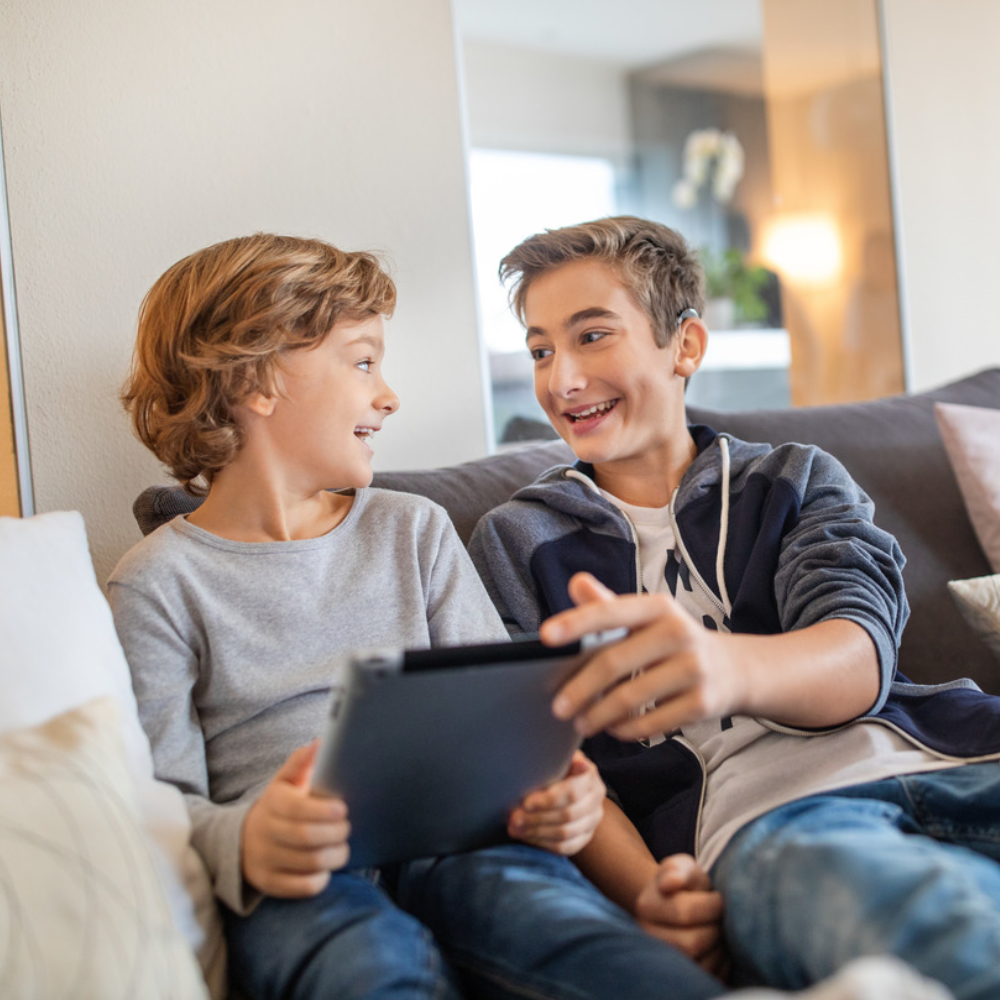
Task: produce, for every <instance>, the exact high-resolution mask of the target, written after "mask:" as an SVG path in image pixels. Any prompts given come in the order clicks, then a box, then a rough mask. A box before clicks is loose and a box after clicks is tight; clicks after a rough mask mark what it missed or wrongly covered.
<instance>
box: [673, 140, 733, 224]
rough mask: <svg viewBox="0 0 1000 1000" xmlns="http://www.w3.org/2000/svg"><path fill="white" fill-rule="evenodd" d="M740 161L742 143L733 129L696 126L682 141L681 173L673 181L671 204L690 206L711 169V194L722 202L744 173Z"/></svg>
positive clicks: (726, 198)
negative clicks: (678, 177) (725, 129)
mask: <svg viewBox="0 0 1000 1000" xmlns="http://www.w3.org/2000/svg"><path fill="white" fill-rule="evenodd" d="M743 162H744V156H743V146H742V145H741V143H740V140H739V139H737V138H736V136H735V135H733V133H732V132H723V131H722V130H721V129H717V128H702V129H695V130H694V131H693V132H692V133H691V134H690V135H689V136H688V137H687V139H686V140H685V141H684V176H683V177H682V178H681V179H680V180H679V181H678V182H677V183H676V184H675V185H674V192H673V197H674V204H675V205H676V206H677V207H678V208H693V207H694V206H695V205H696V204H697V202H698V189H699V188H700V187H701V186H702V185H703V184H704V183H705V181H706V180H708V176H709V173H710V172H711V174H712V197H713V198H714V199H715V200H716V201H718V202H721V203H723V204H725V203H726V202H727V201H729V199H730V198H732V196H733V192H734V191H735V190H736V185H737V184H738V183H739V181H740V178H741V177H742V176H743Z"/></svg>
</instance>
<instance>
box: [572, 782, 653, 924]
mask: <svg viewBox="0 0 1000 1000" xmlns="http://www.w3.org/2000/svg"><path fill="white" fill-rule="evenodd" d="M573 861H574V862H575V863H576V865H577V867H578V868H579V869H580V871H582V872H583V874H584V875H586V876H587V878H589V879H590V881H591V882H593V883H594V885H596V886H597V888H598V889H600V890H601V892H603V893H604V895H605V896H607V897H608V899H610V900H612V902H615V903H617V904H618V905H619V906H620V907H622V909H624V910H626V911H628V912H629V913H632V914H634V913H635V903H636V899H637V898H638V896H639V893H640V891H641V890H642V889H643V888H644V887H645V886H646V885H647V884H649V882H650V881H651V880H652V879H653V877H654V876H655V875H656V870H657V863H656V859H655V858H654V857H653V855H652V854H651V853H650V851H649V848H648V847H647V846H646V843H645V841H644V840H643V839H642V837H641V836H640V835H639V831H638V830H636V828H635V827H634V826H633V825H632V823H631V821H630V820H629V819H628V817H627V816H626V815H625V814H624V813H623V812H622V811H621V809H620V808H619V807H618V806H616V805H615V804H614V803H613V802H612V801H611V800H610V799H605V800H604V817H603V819H602V820H601V822H600V823H599V824H598V826H597V830H596V831H595V832H594V836H593V838H592V839H591V841H590V843H589V844H588V845H587V846H586V847H585V848H583V850H581V851H579V852H578V853H577V854H576V855H575V856H574V858H573Z"/></svg>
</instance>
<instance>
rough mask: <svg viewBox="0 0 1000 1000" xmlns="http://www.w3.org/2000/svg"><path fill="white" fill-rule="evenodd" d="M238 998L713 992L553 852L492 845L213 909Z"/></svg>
mask: <svg viewBox="0 0 1000 1000" xmlns="http://www.w3.org/2000/svg"><path fill="white" fill-rule="evenodd" d="M226 924H227V936H228V939H229V948H230V966H231V978H232V980H233V983H234V985H235V987H236V988H237V990H238V991H239V993H240V995H241V996H246V997H247V998H248V1000H264V998H277V997H281V998H282V1000H290V998H295V1000H319V998H331V1000H333V998H336V1000H354V998H359V1000H360V998H361V997H365V998H372V1000H375V998H383V997H384V998H389V997H392V998H404V997H405V998H418V997H419V998H427V997H440V998H442V1000H452V998H457V997H482V998H491V1000H492V998H510V997H521V998H525V997H527V998H538V1000H546V998H552V1000H588V998H594V1000H598V998H602V1000H610V998H613V1000H633V998H636V1000H638V998H654V997H655V998H657V1000H667V998H674V1000H688V998H690V1000H700V998H708V997H716V996H720V995H722V994H723V993H725V992H726V990H725V988H724V987H723V986H722V984H721V983H719V982H718V981H717V980H715V979H714V978H713V977H711V976H709V975H708V974H707V973H706V972H704V971H703V970H702V969H700V968H699V967H698V966H697V965H695V964H694V963H693V962H691V961H690V960H689V959H687V958H686V957H685V956H684V955H682V954H681V953H680V952H679V951H676V950H675V949H673V948H671V947H670V946H669V945H666V944H664V943H662V942H660V941H658V940H657V939H656V938H654V937H652V936H650V935H648V934H647V933H646V932H645V931H643V930H642V929H641V928H639V926H638V925H637V924H636V923H635V922H634V921H633V920H632V919H631V917H629V916H628V915H627V914H625V913H624V911H622V910H620V909H619V908H618V907H616V906H615V905H614V904H612V903H610V902H609V901H608V900H607V899H605V898H604V896H602V895H601V894H600V893H599V892H598V891H597V890H596V889H595V888H594V887H593V886H592V885H591V884H590V883H589V882H588V881H587V880H586V879H585V878H583V876H582V875H580V873H579V872H578V871H577V870H576V868H575V867H574V866H573V864H572V863H571V862H569V861H567V860H566V859H565V858H560V857H557V856H555V855H553V854H549V853H547V852H545V851H540V850H536V849H534V848H531V847H526V846H524V845H503V846H500V847H495V848H487V849H484V850H480V851H473V852H470V853H467V854H456V855H451V856H449V857H444V858H434V859H423V860H420V861H415V862H409V863H407V864H404V865H399V866H395V867H394V868H393V869H390V870H388V871H387V872H386V873H385V877H384V878H382V879H379V880H378V884H377V882H376V880H373V879H371V878H368V877H366V876H365V873H363V872H351V871H347V872H338V873H336V874H334V876H333V877H332V879H331V880H330V884H329V886H328V887H327V888H326V890H325V891H324V892H322V893H320V894H319V895H318V896H316V897H313V898H311V899H300V900H279V899H272V898H268V899H265V900H263V902H262V903H261V904H260V905H259V906H258V907H257V908H256V909H255V910H254V911H253V913H252V914H250V915H249V916H247V917H237V916H235V915H233V914H231V913H230V914H227V921H226Z"/></svg>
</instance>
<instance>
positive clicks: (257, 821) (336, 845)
mask: <svg viewBox="0 0 1000 1000" xmlns="http://www.w3.org/2000/svg"><path fill="white" fill-rule="evenodd" d="M317 746H318V744H317V743H316V742H315V741H314V742H312V743H310V744H309V745H308V746H304V747H299V749H298V750H295V751H294V752H293V753H292V754H290V755H289V757H288V759H287V760H286V761H285V763H284V764H282V766H281V768H280V770H279V771H278V773H277V774H275V776H274V777H273V778H272V779H271V781H270V783H269V784H268V786H267V787H266V788H265V789H264V791H263V792H262V793H261V795H260V798H258V799H257V801H256V802H255V803H254V804H253V805H252V806H251V807H250V809H249V811H248V812H247V815H246V820H245V821H244V823H243V839H242V852H243V876H244V878H246V880H247V881H248V882H249V883H250V884H251V885H252V886H254V887H255V888H256V889H259V890H260V891H261V892H263V893H264V894H265V895H268V896H280V897H284V898H287V899H293V898H300V897H305V896H315V895H316V894H317V893H319V892H322V890H323V889H324V888H326V885H327V883H328V882H329V881H330V872H332V871H336V870H337V869H338V868H343V867H344V865H345V864H347V859H348V856H349V854H350V849H349V848H348V845H347V837H348V834H349V833H350V831H351V826H350V824H349V823H348V822H347V806H346V805H345V804H344V801H343V799H337V798H323V797H320V796H318V795H313V794H311V793H310V791H309V782H310V778H311V777H312V771H313V766H314V764H315V762H316V749H317Z"/></svg>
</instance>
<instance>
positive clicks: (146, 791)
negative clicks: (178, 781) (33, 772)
mask: <svg viewBox="0 0 1000 1000" xmlns="http://www.w3.org/2000/svg"><path fill="white" fill-rule="evenodd" d="M0 636H2V637H3V640H2V656H0V690H2V691H3V698H2V699H0V734H2V733H4V732H8V731H11V730H16V729H22V728H24V727H28V726H35V725H38V724H39V723H42V722H45V721H46V720H48V719H51V718H53V717H54V716H56V715H59V714H60V713H62V712H65V711H67V710H70V709H73V708H76V707H77V706H79V705H81V704H83V703H84V702H86V701H90V700H92V699H94V698H98V697H101V696H110V697H112V698H114V699H115V701H116V702H117V704H118V705H119V708H120V709H121V719H122V722H121V731H122V738H123V740H124V744H125V753H126V759H127V761H128V764H129V767H130V769H131V772H132V776H133V779H134V781H135V785H136V794H137V796H138V802H139V807H140V814H141V819H142V822H143V825H144V828H145V830H146V833H147V834H148V835H149V838H150V845H151V846H152V848H153V851H154V854H153V857H154V861H155V862H156V863H157V865H158V870H159V871H160V874H161V876H162V879H163V882H164V886H165V887H166V890H167V895H168V899H169V901H170V905H171V908H172V910H173V913H174V917H175V919H176V920H177V922H178V925H179V926H180V928H181V930H182V931H183V932H184V934H185V935H186V937H187V938H188V940H189V941H190V943H191V945H192V947H193V948H195V949H196V950H197V951H198V955H199V959H200V960H201V962H202V965H203V968H204V970H205V974H206V978H207V979H208V981H209V983H210V985H211V987H212V989H213V995H220V994H221V992H222V990H223V989H224V974H225V947H224V942H223V937H222V925H221V921H220V918H219V914H218V910H217V908H216V906H215V901H214V897H213V895H212V891H211V886H210V884H209V880H208V875H207V873H206V871H205V868H204V865H203V864H202V863H201V860H200V858H199V857H198V855H197V854H196V853H195V851H194V849H193V848H192V847H191V846H190V844H189V835H190V829H191V826H190V819H189V818H188V814H187V809H186V808H185V805H184V800H183V797H182V796H181V794H180V792H179V791H178V790H177V789H176V788H175V787H173V786H172V785H168V784H166V783H164V782H161V781H156V780H155V779H154V777H153V764H152V757H151V755H150V751H149V743H148V741H147V739H146V735H145V733H144V732H143V731H142V727H141V725H140V724H139V714H138V710H137V708H136V703H135V695H134V694H133V692H132V680H131V676H130V674H129V669H128V664H127V663H126V662H125V655H124V653H123V652H122V648H121V646H120V645H119V643H118V636H117V634H116V632H115V627H114V622H113V621H112V618H111V609H110V608H109V607H108V604H107V601H106V600H105V599H104V595H103V594H102V593H101V590H100V588H99V587H98V585H97V580H96V578H95V576H94V567H93V564H92V562H91V559H90V552H89V549H88V547H87V536H86V532H85V530H84V524H83V518H82V517H81V516H80V514H79V513H77V512H75V511H69V512H65V511H63V512H55V513H49V514H38V515H37V516H35V517H31V518H23V519H21V518H13V517H0ZM0 937H2V935H0Z"/></svg>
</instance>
